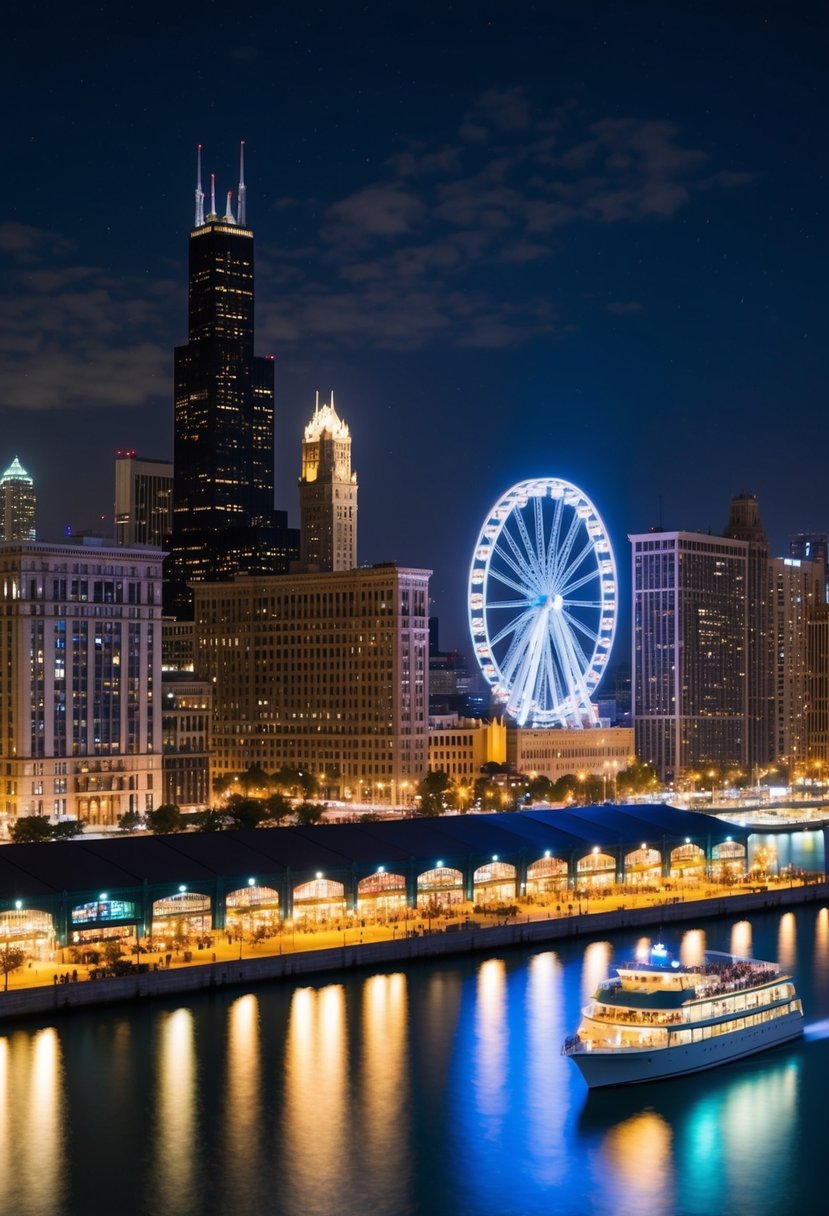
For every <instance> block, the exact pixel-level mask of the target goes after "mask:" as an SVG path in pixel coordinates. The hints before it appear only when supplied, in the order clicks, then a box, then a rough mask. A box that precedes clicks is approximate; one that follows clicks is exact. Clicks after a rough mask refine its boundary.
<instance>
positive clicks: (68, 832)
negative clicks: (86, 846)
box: [51, 819, 83, 840]
mask: <svg viewBox="0 0 829 1216" xmlns="http://www.w3.org/2000/svg"><path fill="white" fill-rule="evenodd" d="M82 833H83V824H82V823H80V822H79V820H77V819H65V820H63V822H61V823H56V824H55V825H54V826H53V828H52V833H51V834H52V840H72V838H73V837H74V836H80V835H82Z"/></svg>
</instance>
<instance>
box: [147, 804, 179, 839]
mask: <svg viewBox="0 0 829 1216" xmlns="http://www.w3.org/2000/svg"><path fill="white" fill-rule="evenodd" d="M145 818H146V821H147V827H148V828H149V829H150V831H151V832H155V833H156V835H158V836H167V835H169V834H170V833H171V832H182V831H184V826H185V825H184V823H183V822H182V817H181V811H180V810H179V809H178V807H177V806H176V805H175V804H174V803H172V802H162V804H161V806H160V807H157V808H156V809H155V810H154V811H147V814H146V816H145Z"/></svg>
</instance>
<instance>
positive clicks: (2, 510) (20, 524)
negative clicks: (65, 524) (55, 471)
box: [0, 456, 37, 541]
mask: <svg viewBox="0 0 829 1216" xmlns="http://www.w3.org/2000/svg"><path fill="white" fill-rule="evenodd" d="M36 505H37V502H36V499H35V483H34V481H33V480H32V478H31V477H30V476H29V474H28V473H27V472H26V470H25V469H24V468H23V466H22V465H21V463H20V461H19V460H18V459H17V457H16V456H15V458H14V460H13V461H12V462H11V464H10V465H9V467H8V468H7V469H6V471H5V473H4V474H3V476H2V477H0V541H3V540H34V539H35V535H36V533H35V508H36Z"/></svg>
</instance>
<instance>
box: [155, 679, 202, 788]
mask: <svg viewBox="0 0 829 1216" xmlns="http://www.w3.org/2000/svg"><path fill="white" fill-rule="evenodd" d="M162 689H163V694H162V695H163V706H162V714H161V742H162V753H163V766H162V767H163V773H164V801H165V802H171V803H173V804H174V805H175V806H178V807H180V808H181V810H183V811H198V810H202V809H203V808H205V807H208V806H210V805H211V802H212V788H211V782H210V721H211V712H210V708H211V700H212V696H211V689H210V684H209V682H208V681H207V680H196V679H194V678H193V677H192V676H187V675H183V674H179V673H177V672H163V673H162Z"/></svg>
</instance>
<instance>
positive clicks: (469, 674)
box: [429, 616, 490, 718]
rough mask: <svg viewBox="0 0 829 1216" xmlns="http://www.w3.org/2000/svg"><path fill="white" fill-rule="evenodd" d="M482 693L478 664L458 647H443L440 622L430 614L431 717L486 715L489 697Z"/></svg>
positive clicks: (478, 716)
mask: <svg viewBox="0 0 829 1216" xmlns="http://www.w3.org/2000/svg"><path fill="white" fill-rule="evenodd" d="M488 693H489V689H487V695H486V696H483V695H482V694H481V680H480V673H479V670H478V667H477V665H476V666H475V668H474V670H472V669H471V668H470V666H469V661H468V659H467V658H466V656H465V655H463V654H462V653H461V651H459V650H441V649H440V641H439V624H438V618H437V617H436V616H431V617H429V716H430V717H431V718H434V717H436V716H439V715H446V714H457V715H459V716H460V717H462V718H481V717H486V716H487V714H488V712H489V703H490V697H489V695H488Z"/></svg>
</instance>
